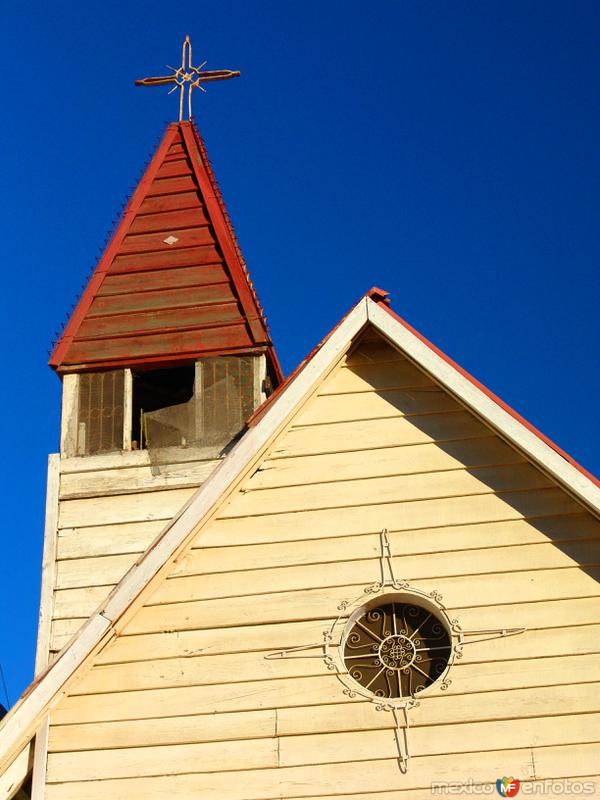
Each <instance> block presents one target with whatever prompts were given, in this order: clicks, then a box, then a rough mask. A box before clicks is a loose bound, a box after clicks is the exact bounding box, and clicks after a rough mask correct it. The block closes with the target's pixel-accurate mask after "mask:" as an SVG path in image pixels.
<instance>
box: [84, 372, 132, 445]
mask: <svg viewBox="0 0 600 800" xmlns="http://www.w3.org/2000/svg"><path fill="white" fill-rule="evenodd" d="M124 403H125V372H124V370H122V369H115V370H109V371H107V372H87V373H83V374H82V375H80V376H79V403H78V414H77V424H78V429H77V454H78V455H80V456H83V455H86V456H87V455H91V454H93V453H109V452H111V451H112V450H121V449H122V448H123V413H124Z"/></svg>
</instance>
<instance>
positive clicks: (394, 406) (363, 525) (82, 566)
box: [47, 341, 600, 800]
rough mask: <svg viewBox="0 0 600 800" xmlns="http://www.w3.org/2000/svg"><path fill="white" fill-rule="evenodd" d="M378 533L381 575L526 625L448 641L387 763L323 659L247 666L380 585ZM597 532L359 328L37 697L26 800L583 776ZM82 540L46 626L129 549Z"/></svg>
mask: <svg viewBox="0 0 600 800" xmlns="http://www.w3.org/2000/svg"><path fill="white" fill-rule="evenodd" d="M357 415H359V416H357ZM175 491H182V490H175ZM157 494H160V495H162V496H164V498H165V499H167V497H168V495H169V494H170V491H169V492H167V491H163V492H160V493H155V494H153V496H152V497H151V498H150V497H149V498H148V502H147V503H146V504H144V503H143V502H142V501H141V499H140V497H138V496H135V497H128V498H127V500H128V501H132V504H131V505H127V506H126V508H128V509H130V511H128V512H125V516H126V518H127V524H126V525H127V526H130V527H128V528H127V531H126V535H127V536H128V537H130V538H132V539H133V540H135V541H137V539H136V538H135V537H138V536H141V535H143V534H142V533H141V531H142V530H143V529H140V528H139V527H138V526H140V525H148V524H155V521H154V518H153V516H152V515H155V514H156V513H157V509H160V508H161V505H160V503H159V502H158V501H157V500H156V499H155V498H156V495H157ZM179 499H182V498H178V500H179ZM183 499H185V498H184V497H183ZM70 502H73V503H83V502H84V501H80V500H73V501H70ZM85 502H86V503H89V501H88V500H86V501H85ZM174 503H175V495H173V504H174ZM165 505H166V506H168V507H169V509H170V508H171V506H170V500H167V502H166V504H165ZM77 508H78V509H85V513H89V511H90V508H91V506H89V505H87V506H83V505H80V506H78V507H77ZM123 508H125V506H124V507H123ZM74 512H75V507H73V506H72V507H71V509H66V510H65V511H64V512H63V513H64V514H65V515H66V517H65V518H66V519H68V514H70V513H74ZM159 513H160V512H159ZM143 514H149V515H151V516H142V515H143ZM147 520H150V522H148V521H147ZM102 522H103V523H104V522H106V525H113V526H114V524H115V522H116V520H114V519H112V520H111V519H110V518H105V517H102ZM94 526H95V527H96V529H97V530H98V526H99V521H98V520H94ZM90 527H91V526H90ZM125 527H126V526H125ZM384 527H385V528H387V529H388V530H389V531H390V534H389V535H390V541H391V543H392V547H393V551H394V553H395V569H396V572H397V574H398V575H399V576H400V577H402V578H406V579H408V580H410V581H411V583H413V584H414V585H415V586H418V587H419V588H422V589H424V590H427V591H433V590H434V589H435V590H438V591H440V592H441V593H442V595H443V600H444V603H445V605H446V606H447V607H448V608H449V609H450V611H451V614H452V616H456V617H457V618H458V619H459V621H460V622H461V624H462V625H463V627H464V628H465V629H480V628H503V627H527V628H528V631H527V632H526V633H525V634H522V635H520V636H516V637H510V638H506V639H496V640H492V641H486V642H482V643H480V644H474V645H471V646H469V647H466V648H465V654H464V658H463V659H462V660H461V661H460V662H457V663H456V664H455V665H454V666H453V667H452V670H451V674H450V677H451V678H452V683H451V684H450V686H449V688H448V689H447V690H446V691H444V692H441V691H439V690H436V691H433V692H432V693H431V694H428V695H426V696H423V697H422V699H421V703H420V705H419V707H418V708H416V709H414V710H413V711H411V726H412V727H411V738H410V750H411V753H412V758H411V762H410V768H409V771H408V773H407V774H402V772H401V771H400V770H399V768H398V764H397V745H396V740H395V736H394V731H393V728H394V724H393V720H392V717H391V715H390V714H389V713H386V712H377V711H376V710H375V707H374V706H373V705H372V704H370V703H368V702H365V701H362V700H359V699H357V698H354V699H351V698H349V697H348V696H347V695H345V694H344V693H343V692H342V689H343V687H342V685H341V684H340V683H339V682H338V680H337V679H336V677H335V676H334V675H332V674H331V673H329V672H328V671H327V670H326V669H325V667H324V665H323V663H322V661H321V660H320V659H276V660H272V659H265V655H268V654H269V653H272V652H274V651H277V650H281V649H284V648H289V647H293V646H295V645H302V644H310V643H313V642H318V641H320V640H321V639H322V632H323V630H324V628H325V627H327V624H328V622H331V620H332V618H334V617H335V616H336V614H337V613H339V612H337V607H338V605H339V603H340V601H341V600H343V599H354V598H355V597H356V596H357V595H359V594H360V592H361V591H362V587H364V586H365V585H366V584H368V583H370V582H372V581H374V580H376V579H377V578H378V577H379V561H378V556H379V552H380V545H379V536H378V533H379V531H380V530H381V529H382V528H384ZM599 532H600V523H599V522H598V521H597V520H595V519H594V518H592V517H591V516H590V515H589V514H588V513H587V512H585V511H584V510H583V509H582V507H581V506H580V505H579V504H578V503H577V502H575V501H574V500H573V499H571V498H570V497H568V496H567V495H566V494H565V493H564V492H563V491H562V490H560V489H558V488H556V487H555V486H554V485H553V484H552V483H551V482H550V481H549V480H548V479H547V478H546V477H545V476H544V475H543V474H542V473H540V472H539V471H538V470H537V469H535V468H534V467H532V466H530V465H528V464H527V463H525V461H524V459H523V458H522V457H521V456H520V455H519V454H518V453H516V452H515V451H514V450H512V448H510V447H509V446H508V445H506V444H505V443H504V442H502V441H500V440H499V439H498V438H497V437H496V436H494V435H493V434H492V433H491V431H490V430H489V429H488V428H487V427H486V426H485V425H483V424H482V423H481V422H479V421H478V420H476V419H474V418H473V416H472V415H471V414H470V413H468V412H466V411H463V410H462V409H460V408H458V407H457V405H456V403H455V402H454V400H452V399H451V398H449V397H447V396H446V395H445V394H444V393H443V392H441V391H440V390H438V389H437V388H436V387H435V386H434V385H433V384H432V383H431V381H430V380H429V379H428V378H427V377H426V376H424V375H423V374H422V373H420V372H419V370H417V369H416V368H415V367H414V366H412V365H411V364H410V363H409V362H408V361H407V360H405V359H403V358H402V357H401V356H400V355H399V354H398V353H396V351H394V350H392V349H391V348H389V347H383V346H381V345H380V344H378V343H377V342H376V341H375V342H374V341H369V342H368V343H367V344H365V345H363V346H361V347H358V348H357V349H356V350H355V351H354V352H353V353H352V355H351V356H350V357H349V358H348V360H347V362H346V365H343V366H341V367H340V368H338V370H337V371H336V372H335V373H334V374H333V375H332V376H331V377H330V379H329V380H328V381H327V382H326V383H325V384H324V385H323V386H322V387H321V388H320V390H319V391H318V393H317V394H316V396H315V397H313V398H312V399H311V400H309V401H308V402H307V403H306V405H305V407H304V408H303V409H302V410H301V412H300V413H299V414H298V416H297V417H296V419H295V420H294V421H293V424H292V426H291V428H290V429H289V430H288V431H287V432H286V433H284V434H283V435H282V436H281V437H280V439H279V441H277V442H276V443H275V444H274V447H273V448H272V451H271V452H270V453H269V454H268V457H267V458H266V460H265V461H264V462H263V464H262V465H261V467H260V468H259V469H258V470H257V471H256V472H255V474H254V475H253V476H252V477H251V478H250V479H249V480H247V481H246V483H245V485H244V486H243V487H242V490H241V491H240V492H239V493H238V494H237V495H235V496H234V497H233V498H232V499H231V502H229V503H228V505H226V506H225V507H224V508H223V509H222V511H221V513H220V514H219V515H218V518H217V519H216V520H214V521H213V522H212V523H211V524H210V525H209V527H208V528H207V530H206V531H204V532H202V533H200V534H199V536H198V537H197V539H196V540H195V541H194V542H193V546H192V547H191V549H190V550H189V552H188V553H187V555H185V556H184V557H183V558H181V559H180V560H179V561H178V563H177V565H176V566H175V567H174V568H173V570H172V572H171V574H170V576H169V577H168V579H166V580H165V581H163V582H162V583H161V584H160V585H159V586H158V587H157V588H156V590H155V592H154V593H153V595H152V596H151V597H150V598H149V599H148V600H147V602H146V603H145V605H144V607H143V608H141V609H140V610H139V611H138V612H137V614H136V615H135V616H134V617H133V618H132V619H131V621H130V622H129V624H128V625H127V626H126V628H125V630H124V631H123V632H122V634H120V635H119V636H117V637H116V638H115V639H114V640H113V641H112V642H111V643H110V644H109V645H107V646H106V647H105V648H104V650H103V651H102V652H101V653H100V654H99V656H98V657H97V659H96V664H95V666H93V667H92V669H91V670H89V671H88V672H87V673H85V674H84V675H83V676H82V677H81V679H80V680H78V681H77V682H76V683H75V684H74V685H73V687H72V689H71V691H70V694H69V695H68V696H67V697H65V698H63V699H62V700H61V701H60V702H59V703H58V705H57V706H56V708H55V709H54V710H53V712H52V715H51V728H50V741H49V752H50V755H49V761H48V786H47V798H48V799H49V800H62V799H63V798H69V800H71V798H79V799H80V800H92V799H93V798H94V799H95V798H99V797H101V796H102V797H103V798H104V797H107V796H111V797H127V798H128V800H135V798H138V797H139V798H142V797H143V798H144V800H151V799H152V798H162V797H166V796H169V797H181V798H184V797H186V798H187V797H191V796H193V797H198V798H205V799H209V798H215V799H216V798H219V800H221V798H223V797H228V798H230V799H231V800H236V798H237V800H271V799H272V798H277V797H279V798H288V799H289V800H292V798H300V797H305V798H309V797H310V798H313V800H318V799H319V798H320V800H327V798H329V800H333V797H334V796H335V797H336V798H340V799H341V800H343V798H347V800H350V798H354V800H365V799H366V797H369V798H371V797H376V798H377V797H381V800H386V798H390V800H391V798H404V797H406V798H407V800H409V798H410V800H413V799H414V798H416V799H417V800H418V798H420V797H429V796H431V794H430V785H431V782H432V781H444V780H447V781H452V782H455V781H457V780H466V779H468V778H471V779H472V780H473V781H474V782H476V783H480V784H489V785H493V782H494V781H495V779H496V778H497V777H499V776H502V775H504V774H514V775H515V776H516V777H519V778H520V779H521V780H522V781H524V782H525V781H536V780H537V781H540V780H543V779H546V778H567V777H568V778H575V777H577V776H584V777H585V776H594V775H597V773H598V769H597V764H598V763H599V761H598V759H599V756H600V749H599V748H600V745H599V744H598V743H597V741H598V739H599V737H598V734H597V731H598V722H599V721H600V603H599V602H598V597H599V595H600V591H599V586H598V578H599V577H600V537H599V536H598V533H599ZM93 538H94V537H93V536H91V537H90V542H91V541H92V540H93ZM68 546H69V545H68V542H66V543H65V545H64V547H68ZM95 547H96V550H95V551H94V553H93V554H91V555H94V556H96V557H95V558H93V557H87V558H86V559H84V560H82V561H81V563H79V564H76V563H73V564H69V563H68V561H66V560H65V562H64V563H63V564H62V566H61V567H60V569H59V573H58V581H59V585H60V589H59V591H58V592H57V597H56V615H57V619H56V625H62V626H63V628H62V630H63V631H65V630H66V627H65V626H67V625H68V624H69V623H70V621H71V619H72V617H71V615H73V614H74V613H75V611H76V610H77V609H78V608H79V609H83V608H85V609H88V610H92V608H93V607H95V606H94V604H96V605H97V603H98V602H99V601H98V597H100V596H101V594H102V593H104V592H106V586H107V585H108V582H110V581H111V580H112V579H113V576H114V575H116V574H117V573H118V572H119V570H120V569H121V567H125V566H126V565H127V564H128V563H129V562H128V559H129V558H130V557H131V556H132V555H134V554H135V551H133V550H132V551H131V552H129V551H127V550H126V549H121V550H119V551H117V552H110V547H107V546H106V544H103V543H102V542H100V543H99V544H96V545H95ZM62 552H63V553H64V552H65V550H64V549H63V550H62ZM67 552H68V551H67ZM71 552H72V551H71ZM94 563H96V564H97V566H98V570H97V572H96V574H95V575H92V573H93V568H94ZM88 572H89V574H90V580H89V581H88V582H87V583H86V584H85V585H84V583H85V575H86V573H88ZM63 635H66V634H65V633H63ZM465 723H468V724H465ZM599 792H600V789H599Z"/></svg>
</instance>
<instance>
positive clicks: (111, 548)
mask: <svg viewBox="0 0 600 800" xmlns="http://www.w3.org/2000/svg"><path fill="white" fill-rule="evenodd" d="M217 464H218V459H217V458H216V451H215V452H211V451H208V450H205V451H201V450H198V449H194V448H189V449H182V448H168V449H165V450H164V451H163V452H162V453H161V454H160V459H157V458H156V457H153V458H151V457H150V456H149V454H148V452H147V451H138V452H129V453H126V452H124V453H114V454H109V455H98V456H85V457H81V458H62V459H61V460H60V470H59V504H58V523H57V525H58V527H57V530H56V546H55V553H56V563H55V565H54V571H53V575H54V578H53V585H54V592H53V596H52V598H51V606H52V610H51V614H52V633H51V642H50V653H51V656H52V654H54V653H56V652H57V651H58V650H60V649H61V648H62V647H63V646H64V644H66V642H67V641H68V640H69V639H70V638H71V637H72V636H73V634H74V633H76V631H77V630H78V629H79V628H80V626H81V625H82V624H83V622H84V621H85V620H86V619H87V617H88V616H89V615H90V614H91V613H92V612H93V611H94V610H95V609H96V608H97V607H98V605H99V604H100V603H101V602H102V600H104V598H105V597H106V596H107V594H108V593H109V591H110V590H111V589H112V588H113V586H115V584H116V583H117V582H118V581H119V580H120V579H121V578H122V577H123V575H125V573H126V572H127V570H128V569H129V568H130V567H131V565H132V564H133V563H134V562H135V561H136V560H137V559H138V558H139V556H140V555H141V554H142V553H143V552H144V551H145V550H146V548H147V547H148V545H149V544H150V543H151V542H152V540H153V539H154V538H155V537H156V536H157V535H158V534H159V533H160V531H161V530H162V529H163V528H164V526H165V524H166V523H167V522H168V521H169V520H170V519H172V517H173V516H174V515H175V514H176V513H177V512H178V511H179V509H180V508H181V506H182V505H183V504H184V503H185V502H186V501H187V500H188V498H189V497H191V495H192V494H193V492H194V490H195V489H196V488H197V487H198V486H200V485H201V484H202V483H203V482H204V481H205V480H206V478H207V477H208V476H209V475H210V473H211V472H212V471H213V469H214V468H215V466H216V465H217Z"/></svg>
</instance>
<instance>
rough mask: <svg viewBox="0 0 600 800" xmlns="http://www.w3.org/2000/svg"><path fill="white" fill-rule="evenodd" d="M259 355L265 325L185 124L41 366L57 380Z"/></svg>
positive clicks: (196, 140) (270, 353) (266, 348)
mask: <svg viewBox="0 0 600 800" xmlns="http://www.w3.org/2000/svg"><path fill="white" fill-rule="evenodd" d="M251 352H252V353H258V352H265V353H267V358H268V360H269V361H270V363H271V366H272V369H273V372H274V373H275V375H277V376H278V377H280V376H281V371H280V368H279V364H278V362H277V357H276V355H275V352H274V350H273V346H272V343H271V340H270V337H269V333H268V330H267V325H266V320H265V318H264V315H263V313H262V309H261V307H260V304H259V302H258V298H257V296H256V293H255V291H254V288H253V286H252V283H251V281H250V276H249V274H248V271H247V268H246V265H245V263H244V260H243V258H242V255H241V252H240V250H239V247H238V245H237V242H236V239H235V235H234V232H233V228H232V226H231V223H230V221H229V217H228V216H227V212H226V210H225V205H224V203H223V200H222V197H221V194H220V192H219V189H218V187H217V185H216V181H215V179H214V175H213V173H212V169H211V167H210V164H209V162H208V157H207V155H206V150H205V147H204V143H203V142H202V139H201V138H200V135H199V133H198V131H197V130H196V128H195V125H194V123H193V122H182V123H173V124H171V125H169V127H168V128H167V130H166V132H165V135H164V137H163V139H162V141H161V143H160V145H159V147H158V149H157V151H156V153H155V155H154V157H153V158H152V160H151V162H150V164H149V166H148V168H147V170H146V172H145V173H144V175H143V177H142V179H141V180H140V183H139V184H138V186H137V188H136V189H135V191H134V193H133V195H132V197H131V199H130V201H129V203H128V204H127V207H126V208H125V211H124V213H123V215H122V218H121V221H120V222H119V223H118V225H117V228H116V230H115V233H114V235H113V237H112V239H111V240H110V242H109V243H108V246H107V247H106V249H105V250H104V253H103V255H102V258H101V259H100V261H99V263H98V265H97V267H96V269H95V271H94V273H93V274H92V277H91V279H90V281H89V283H88V285H87V288H86V289H85V291H84V294H83V296H82V298H81V300H80V301H79V303H78V305H77V307H76V309H75V311H74V313H73V314H72V316H71V319H70V320H69V323H68V325H67V327H66V328H65V330H64V332H63V334H62V336H61V337H60V339H59V341H58V344H57V345H56V347H55V348H54V351H53V353H52V356H51V358H50V365H51V366H52V367H53V368H54V369H57V370H58V371H60V372H67V371H84V370H98V369H104V368H109V367H110V368H114V367H119V366H121V367H123V366H136V365H138V366H150V365H152V366H158V365H160V364H162V363H166V362H173V361H182V360H188V361H191V360H194V359H198V358H201V357H205V356H208V355H225V354H232V353H234V354H235V353H239V354H242V353H251Z"/></svg>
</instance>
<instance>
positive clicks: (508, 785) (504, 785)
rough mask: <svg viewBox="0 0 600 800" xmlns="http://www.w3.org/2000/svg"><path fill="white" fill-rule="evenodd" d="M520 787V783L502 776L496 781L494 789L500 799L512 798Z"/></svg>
mask: <svg viewBox="0 0 600 800" xmlns="http://www.w3.org/2000/svg"><path fill="white" fill-rule="evenodd" d="M520 785H521V781H518V780H517V779H516V778H513V777H512V776H511V777H510V778H507V777H506V776H504V777H503V778H498V780H497V781H496V789H497V790H498V794H499V795H500V796H501V797H514V796H515V795H516V794H517V793H518V791H519V786H520Z"/></svg>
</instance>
